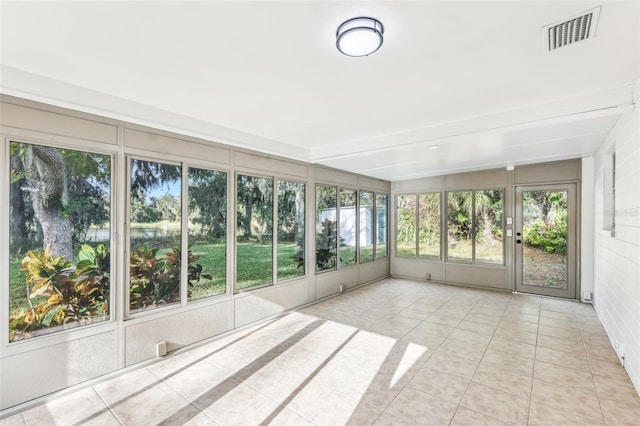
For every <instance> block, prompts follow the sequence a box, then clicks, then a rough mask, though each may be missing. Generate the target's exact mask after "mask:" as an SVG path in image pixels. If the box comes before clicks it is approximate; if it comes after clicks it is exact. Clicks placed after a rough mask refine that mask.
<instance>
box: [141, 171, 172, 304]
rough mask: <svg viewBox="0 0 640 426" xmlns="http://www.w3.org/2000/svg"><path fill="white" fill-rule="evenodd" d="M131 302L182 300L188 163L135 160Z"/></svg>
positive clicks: (147, 302) (168, 302)
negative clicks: (184, 179)
mask: <svg viewBox="0 0 640 426" xmlns="http://www.w3.org/2000/svg"><path fill="white" fill-rule="evenodd" d="M129 171H130V177H131V179H130V195H131V204H130V221H129V238H130V240H129V251H130V256H129V308H130V311H131V312H136V311H141V310H147V309H154V308H157V307H160V306H163V305H167V304H171V303H177V302H180V272H181V267H180V265H181V253H182V249H181V235H182V232H181V224H182V220H181V218H182V209H181V199H182V167H181V166H179V165H175V164H167V163H159V162H154V161H145V160H138V159H132V160H131V163H130V169H129Z"/></svg>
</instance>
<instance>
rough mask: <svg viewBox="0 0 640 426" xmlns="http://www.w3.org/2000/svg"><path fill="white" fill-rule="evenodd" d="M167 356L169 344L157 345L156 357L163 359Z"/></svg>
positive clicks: (159, 343)
mask: <svg viewBox="0 0 640 426" xmlns="http://www.w3.org/2000/svg"><path fill="white" fill-rule="evenodd" d="M166 354H167V342H158V343H156V356H157V357H161V356H165V355H166Z"/></svg>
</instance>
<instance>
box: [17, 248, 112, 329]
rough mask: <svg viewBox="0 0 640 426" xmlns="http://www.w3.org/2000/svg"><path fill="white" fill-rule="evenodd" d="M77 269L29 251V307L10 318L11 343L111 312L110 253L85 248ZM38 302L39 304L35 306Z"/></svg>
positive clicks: (48, 255) (26, 262) (64, 261)
mask: <svg viewBox="0 0 640 426" xmlns="http://www.w3.org/2000/svg"><path fill="white" fill-rule="evenodd" d="M78 257H79V261H78V264H77V265H74V264H73V263H72V262H70V261H68V260H67V259H65V258H64V257H62V256H52V255H51V253H50V247H49V246H47V247H46V248H45V249H44V252H41V251H39V250H29V251H28V252H27V255H26V256H25V257H24V259H23V260H22V269H23V270H24V271H26V273H27V278H26V281H25V286H26V292H27V300H28V302H29V307H28V308H27V309H23V310H21V311H19V312H17V313H15V314H14V315H12V316H11V318H10V323H9V330H10V336H9V340H10V341H13V340H14V339H15V338H16V337H18V336H19V335H20V334H24V333H28V332H33V331H35V330H39V329H42V328H46V327H50V326H53V325H62V324H66V323H69V322H74V321H90V320H91V319H92V318H94V317H96V316H100V315H105V314H106V313H107V312H108V300H109V293H108V290H109V251H108V249H107V248H106V247H105V246H104V245H102V244H100V245H98V246H97V247H96V248H95V249H94V248H93V247H91V246H89V245H86V244H85V245H83V246H82V247H81V249H80V253H79V255H78ZM33 301H36V304H34V303H33Z"/></svg>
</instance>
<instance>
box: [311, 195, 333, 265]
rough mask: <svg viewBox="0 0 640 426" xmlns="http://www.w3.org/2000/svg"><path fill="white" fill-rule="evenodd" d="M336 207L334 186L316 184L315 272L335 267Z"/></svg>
mask: <svg viewBox="0 0 640 426" xmlns="http://www.w3.org/2000/svg"><path fill="white" fill-rule="evenodd" d="M337 207H338V197H337V189H336V187H334V186H324V185H316V272H320V271H327V270H330V269H335V268H336V261H337V253H338V241H337V238H338V232H337V228H336V225H337V223H336V210H337Z"/></svg>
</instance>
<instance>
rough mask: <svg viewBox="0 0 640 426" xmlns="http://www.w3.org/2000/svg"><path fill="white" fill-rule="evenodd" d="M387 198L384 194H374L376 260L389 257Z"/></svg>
mask: <svg viewBox="0 0 640 426" xmlns="http://www.w3.org/2000/svg"><path fill="white" fill-rule="evenodd" d="M388 206H389V197H388V196H387V195H385V194H376V259H379V258H382V257H387V256H388V255H389V246H388V244H387V240H388V234H387V221H388Z"/></svg>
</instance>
